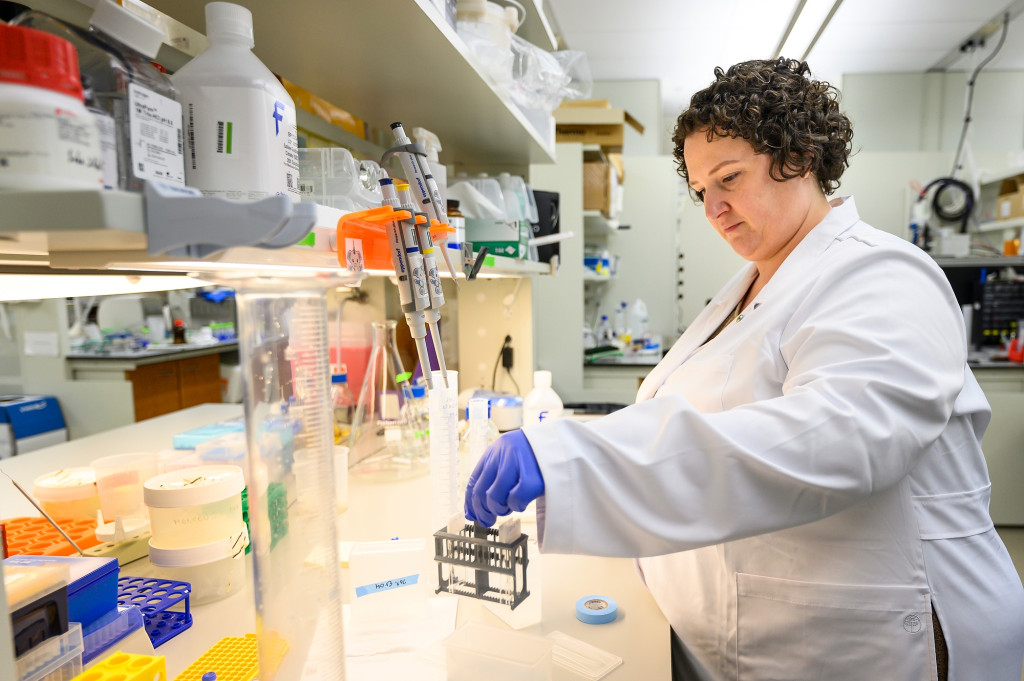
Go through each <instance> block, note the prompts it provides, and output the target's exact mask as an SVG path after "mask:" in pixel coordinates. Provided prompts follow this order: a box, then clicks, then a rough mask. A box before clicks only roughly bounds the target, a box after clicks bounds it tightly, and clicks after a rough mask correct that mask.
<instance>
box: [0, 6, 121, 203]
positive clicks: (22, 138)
mask: <svg viewBox="0 0 1024 681" xmlns="http://www.w3.org/2000/svg"><path fill="white" fill-rule="evenodd" d="M102 171H103V159H102V156H101V153H100V141H99V131H98V129H97V127H96V121H95V120H94V119H93V117H92V116H91V115H90V114H89V112H88V111H87V110H86V108H85V105H84V104H83V100H82V81H81V78H80V77H79V73H78V56H77V54H76V53H75V48H74V47H73V46H72V45H71V44H70V43H69V42H68V41H66V40H62V39H60V38H58V37H56V36H53V35H48V34H46V33H42V32H40V31H34V30H32V29H30V28H24V27H21V26H10V25H7V24H0V190H12V189H13V190H18V189H22V190H24V189H100V188H102V187H103V176H102Z"/></svg>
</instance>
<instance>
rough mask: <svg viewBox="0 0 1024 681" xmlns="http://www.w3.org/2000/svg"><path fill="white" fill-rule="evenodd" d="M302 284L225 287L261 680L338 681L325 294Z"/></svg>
mask: <svg viewBox="0 0 1024 681" xmlns="http://www.w3.org/2000/svg"><path fill="white" fill-rule="evenodd" d="M312 279H313V278H312V277H307V278H275V280H274V281H273V282H268V281H266V280H261V281H259V283H256V284H250V285H248V287H247V284H246V283H245V282H243V283H242V284H241V285H240V286H239V285H238V284H237V283H236V284H235V285H236V286H237V289H236V291H237V303H238V320H239V330H240V335H239V339H240V351H241V361H242V368H243V372H242V373H243V382H244V390H245V416H246V436H247V440H248V457H247V465H248V467H249V491H248V495H249V522H250V526H251V532H252V546H253V551H252V557H253V571H254V591H255V596H256V613H257V632H258V637H259V653H260V674H259V678H260V679H261V681H272V680H274V679H277V680H279V681H304V680H307V679H308V680H309V681H312V680H313V679H316V680H317V681H343V679H344V678H345V652H344V636H343V630H342V610H341V592H340V582H339V559H338V548H337V547H338V542H337V518H336V515H335V509H336V502H335V490H334V471H333V466H334V461H333V445H334V437H333V432H332V423H331V412H330V370H329V366H328V361H327V360H328V358H327V350H328V341H327V325H326V297H325V293H324V289H323V288H321V287H320V286H319V285H318V284H319V283H320V282H317V281H315V280H312ZM339 283H345V282H335V285H337V284H339ZM282 490H283V492H284V494H285V496H286V501H285V503H281V492H282ZM284 649H286V650H287V652H285V653H284V654H283V656H282V653H281V651H282V650H284Z"/></svg>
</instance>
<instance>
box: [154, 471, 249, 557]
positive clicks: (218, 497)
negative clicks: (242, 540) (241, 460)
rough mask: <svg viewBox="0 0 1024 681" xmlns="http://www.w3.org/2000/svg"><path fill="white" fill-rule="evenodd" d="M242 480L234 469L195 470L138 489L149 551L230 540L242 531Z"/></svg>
mask: <svg viewBox="0 0 1024 681" xmlns="http://www.w3.org/2000/svg"><path fill="white" fill-rule="evenodd" d="M244 488H245V478H244V477H243V476H242V469H241V468H239V467H238V466H230V465H227V466H196V467H194V468H182V469H180V470H177V471H172V472H170V473H165V474H164V475H158V476H156V477H155V478H150V479H149V480H147V481H146V482H145V484H144V498H145V501H146V506H147V507H148V508H149V522H150V529H151V531H152V533H153V536H152V538H150V540H149V543H150V546H157V547H160V548H164V549H179V548H186V547H190V546H197V545H202V544H209V543H211V542H216V541H219V540H222V539H224V538H226V537H230V536H232V535H234V534H235V533H237V532H238V528H239V527H241V525H242V497H241V494H242V490H243V489H244Z"/></svg>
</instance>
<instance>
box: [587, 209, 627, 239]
mask: <svg viewBox="0 0 1024 681" xmlns="http://www.w3.org/2000/svg"><path fill="white" fill-rule="evenodd" d="M583 229H584V230H585V231H586V232H587V233H588V234H607V233H609V232H617V231H619V221H618V220H615V219H613V218H610V217H607V216H606V215H604V214H603V213H602V212H601V211H599V210H585V211H583Z"/></svg>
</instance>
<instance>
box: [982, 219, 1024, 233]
mask: <svg viewBox="0 0 1024 681" xmlns="http://www.w3.org/2000/svg"><path fill="white" fill-rule="evenodd" d="M1018 227H1024V218H1012V219H1010V220H984V221H982V222H979V223H978V227H977V229H978V231H979V232H998V231H999V230H1001V229H1017V228H1018Z"/></svg>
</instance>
